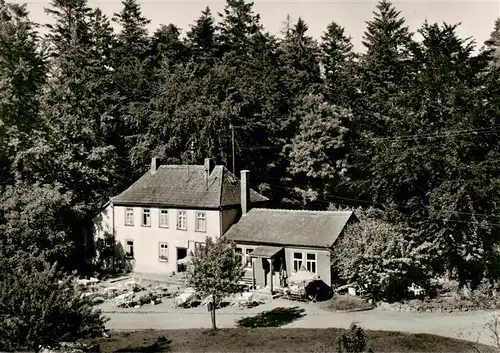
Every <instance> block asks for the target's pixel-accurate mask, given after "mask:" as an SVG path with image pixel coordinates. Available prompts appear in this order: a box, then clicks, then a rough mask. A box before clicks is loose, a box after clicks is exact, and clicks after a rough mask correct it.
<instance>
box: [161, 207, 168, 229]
mask: <svg viewBox="0 0 500 353" xmlns="http://www.w3.org/2000/svg"><path fill="white" fill-rule="evenodd" d="M160 227H161V228H168V210H160Z"/></svg>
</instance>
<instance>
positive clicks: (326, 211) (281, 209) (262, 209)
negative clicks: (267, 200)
mask: <svg viewBox="0 0 500 353" xmlns="http://www.w3.org/2000/svg"><path fill="white" fill-rule="evenodd" d="M252 210H256V211H268V212H269V211H279V212H307V213H332V214H333V213H337V214H338V213H352V212H354V211H350V210H339V211H332V210H325V211H323V210H294V209H287V208H259V207H256V208H252Z"/></svg>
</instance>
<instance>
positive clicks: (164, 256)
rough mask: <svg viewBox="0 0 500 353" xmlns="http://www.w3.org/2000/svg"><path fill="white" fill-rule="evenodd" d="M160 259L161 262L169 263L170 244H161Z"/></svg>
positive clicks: (159, 249)
mask: <svg viewBox="0 0 500 353" xmlns="http://www.w3.org/2000/svg"><path fill="white" fill-rule="evenodd" d="M158 259H159V260H160V261H161V262H168V244H167V243H159V244H158Z"/></svg>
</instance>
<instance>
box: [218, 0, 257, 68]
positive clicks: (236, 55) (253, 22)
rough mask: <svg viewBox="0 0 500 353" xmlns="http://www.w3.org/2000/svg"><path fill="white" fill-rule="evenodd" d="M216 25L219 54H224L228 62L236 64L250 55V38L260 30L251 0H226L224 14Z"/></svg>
mask: <svg viewBox="0 0 500 353" xmlns="http://www.w3.org/2000/svg"><path fill="white" fill-rule="evenodd" d="M219 16H220V17H221V21H220V23H219V24H218V26H217V33H218V35H217V41H218V42H219V43H220V51H219V56H226V60H227V61H228V62H235V64H236V65H238V64H239V63H242V62H244V61H245V59H247V58H248V56H249V55H250V54H249V53H250V52H251V48H252V38H253V37H254V36H255V35H257V34H258V33H260V32H261V31H262V26H261V24H260V16H259V15H258V14H257V15H256V14H255V13H254V11H253V2H247V1H246V0H226V6H225V7H224V14H220V13H219Z"/></svg>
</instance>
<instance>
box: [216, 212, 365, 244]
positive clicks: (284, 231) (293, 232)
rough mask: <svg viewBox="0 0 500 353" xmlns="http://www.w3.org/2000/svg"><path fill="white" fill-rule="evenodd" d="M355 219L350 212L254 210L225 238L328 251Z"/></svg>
mask: <svg viewBox="0 0 500 353" xmlns="http://www.w3.org/2000/svg"><path fill="white" fill-rule="evenodd" d="M355 217H356V216H354V212H352V211H302V210H280V209H264V208H254V209H251V210H250V211H249V212H248V213H247V214H245V215H244V216H242V217H241V219H240V220H239V222H238V223H236V224H235V225H233V226H232V227H231V228H230V229H229V230H228V231H227V233H226V234H225V236H227V237H228V238H229V239H231V240H233V241H235V242H250V243H256V244H269V245H288V246H305V247H324V248H329V247H331V246H332V245H333V244H334V243H335V241H336V240H337V238H338V237H339V235H340V234H341V233H342V231H343V230H344V228H345V226H346V224H347V223H348V222H349V220H351V218H355Z"/></svg>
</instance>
